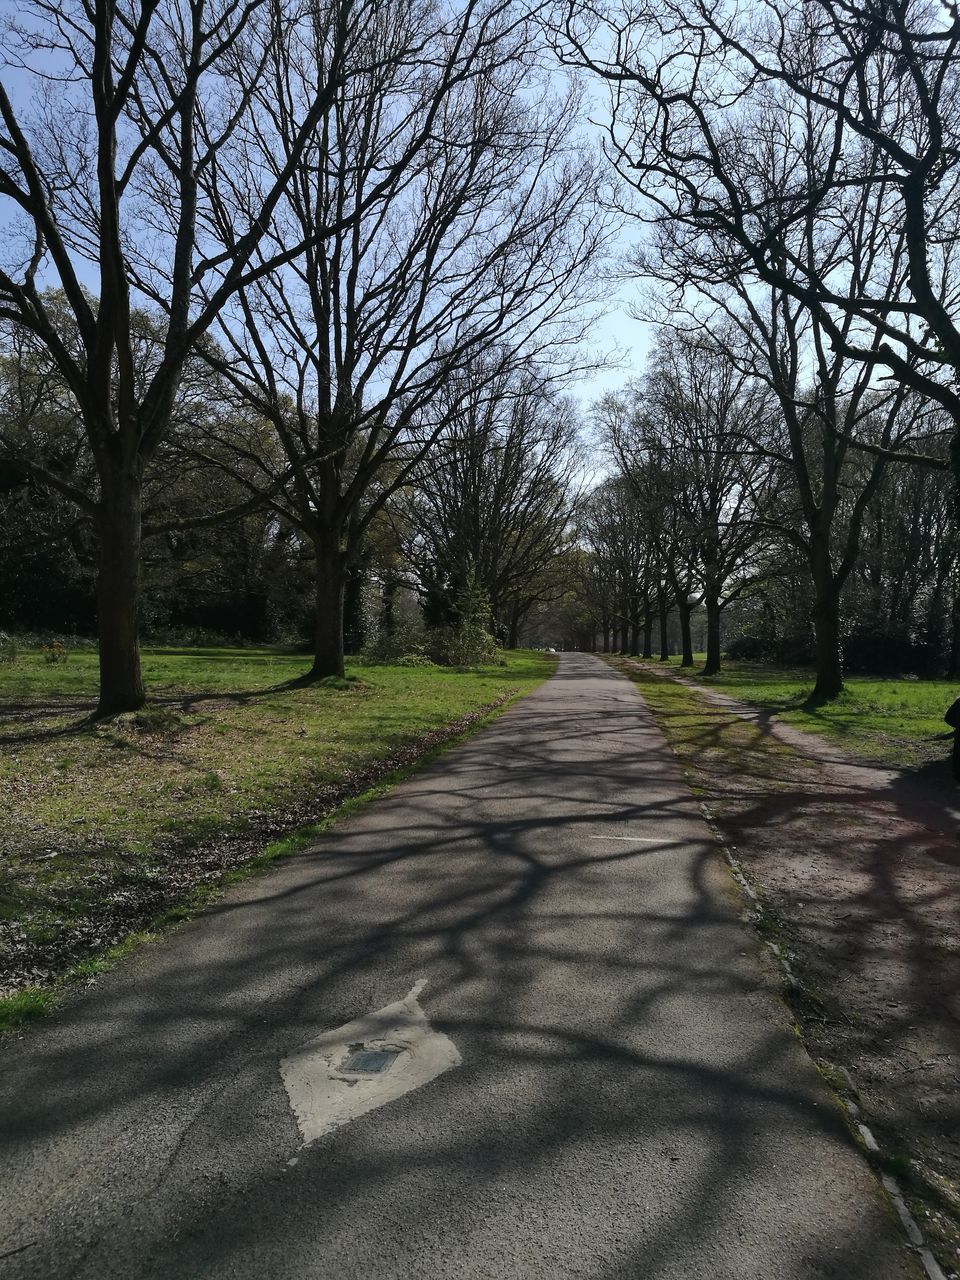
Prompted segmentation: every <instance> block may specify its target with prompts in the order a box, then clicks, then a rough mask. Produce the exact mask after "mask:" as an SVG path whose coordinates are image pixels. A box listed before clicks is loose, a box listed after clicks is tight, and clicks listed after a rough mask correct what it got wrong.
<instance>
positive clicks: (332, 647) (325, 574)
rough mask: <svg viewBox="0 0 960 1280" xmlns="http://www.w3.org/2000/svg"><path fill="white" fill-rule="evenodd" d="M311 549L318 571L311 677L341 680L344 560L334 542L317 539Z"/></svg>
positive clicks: (344, 555)
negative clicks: (333, 677) (332, 677)
mask: <svg viewBox="0 0 960 1280" xmlns="http://www.w3.org/2000/svg"><path fill="white" fill-rule="evenodd" d="M313 545H314V559H315V563H316V569H317V616H316V621H315V624H314V640H313V667H312V668H311V671H310V674H311V676H314V677H316V678H318V679H319V678H322V677H324V676H342V675H343V673H344V667H343V595H344V586H345V583H346V559H347V558H346V554H345V553H344V552H343V551H342V550H341V549H340V548H339V547H338V546H337V545H336V542H335V540H333V539H328V538H325V537H320V538H317V539H316V540H315V542H314V544H313Z"/></svg>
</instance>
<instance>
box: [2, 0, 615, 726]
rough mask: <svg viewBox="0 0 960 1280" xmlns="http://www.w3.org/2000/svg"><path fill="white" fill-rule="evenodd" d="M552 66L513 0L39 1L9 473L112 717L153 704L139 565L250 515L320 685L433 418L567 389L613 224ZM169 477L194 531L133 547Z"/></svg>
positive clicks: (6, 179)
mask: <svg viewBox="0 0 960 1280" xmlns="http://www.w3.org/2000/svg"><path fill="white" fill-rule="evenodd" d="M542 45H543V32H542V28H541V26H540V24H539V22H538V21H537V20H536V19H535V16H534V15H533V14H531V12H530V11H529V10H528V8H527V7H526V6H524V5H522V4H517V3H514V2H513V0H468V2H467V3H464V4H463V5H458V6H455V7H453V8H451V7H450V6H447V5H445V4H441V3H438V2H437V0H398V3H391V4H389V5H383V4H380V3H372V2H369V0H321V3H319V4H317V3H314V2H311V3H310V4H309V5H300V4H299V3H298V0H289V2H287V0H283V2H280V0H250V3H247V4H244V5H236V4H234V3H233V0H188V3H186V4H179V3H176V4H175V3H172V2H171V3H167V2H166V0H149V2H147V0H127V2H126V3H120V4H117V3H114V0H94V2H93V3H92V4H89V5H88V4H86V3H84V4H79V3H77V4H73V3H71V0H55V2H53V3H48V0H35V3H33V4H32V5H31V6H30V7H29V9H28V11H27V12H26V14H25V16H24V17H23V19H22V21H20V22H19V23H18V24H14V25H13V26H12V27H11V28H10V29H9V31H8V32H7V36H6V46H7V47H6V55H7V65H8V67H13V68H15V69H16V73H15V83H16V87H17V94H16V99H17V100H16V102H15V101H14V100H13V98H12V96H11V95H10V94H9V93H8V92H7V91H6V90H2V89H0V151H2V154H3V163H2V167H0V200H2V201H3V204H4V206H5V211H6V224H5V231H6V233H7V234H6V243H7V248H6V250H5V256H4V259H3V261H2V263H0V322H2V323H3V325H4V326H5V333H4V338H5V342H4V345H5V348H6V349H7V351H8V353H9V355H8V356H7V357H6V358H7V359H8V362H9V366H10V367H8V368H7V370H6V372H5V377H4V383H5V394H6V395H7V401H8V402H7V404H6V406H5V409H6V410H7V411H6V412H5V413H4V416H3V435H2V438H0V448H2V451H3V464H4V475H5V477H6V482H7V484H8V485H9V484H11V483H13V482H14V481H20V482H21V483H26V484H31V485H34V486H37V487H39V488H42V489H43V490H44V491H45V492H48V493H53V494H56V495H57V497H58V499H60V500H62V501H63V502H64V503H66V504H68V505H69V506H70V507H71V508H72V509H73V510H74V511H75V512H76V513H78V516H79V520H78V521H75V522H74V524H75V527H76V529H77V536H78V537H79V538H80V539H81V540H82V539H86V540H87V541H88V542H89V543H90V544H91V548H92V551H93V553H94V555H95V557H96V579H97V618H98V628H99V650H100V706H99V709H100V712H101V713H108V712H114V711H119V710H125V709H130V708H135V707H137V706H139V705H140V704H141V703H142V701H143V699H144V688H143V682H142V678H141V672H140V657H139V640H138V627H139V616H140V585H141V572H142V561H143V540H144V538H145V537H146V538H156V537H161V536H166V535H173V536H177V535H181V534H186V533H188V532H189V531H190V530H191V529H197V528H200V527H203V526H204V525H213V524H215V523H216V522H217V521H219V520H221V519H222V518H224V517H225V516H234V517H239V516H242V515H243V514H244V513H245V512H247V511H249V510H253V509H255V508H259V509H261V510H265V511H267V512H269V513H271V516H272V517H275V519H276V521H277V522H278V523H279V524H280V525H282V526H283V527H284V529H287V530H293V531H295V538H296V541H297V543H298V545H299V546H300V547H301V548H302V547H306V548H309V551H310V553H311V555H312V557H313V562H314V567H315V593H316V625H315V637H314V651H315V656H314V667H313V670H314V673H315V674H316V675H318V676H323V675H328V674H335V673H338V672H341V671H342V667H343V638H342V637H343V616H342V615H343V600H344V591H345V586H346V582H347V579H348V575H349V573H350V570H351V568H352V567H353V566H354V565H355V564H356V562H357V561H358V560H359V559H360V558H361V556H362V547H363V544H364V540H365V538H366V537H367V535H368V534H369V532H370V530H371V528H372V526H373V525H374V523H375V522H376V521H377V520H378V519H379V518H380V516H381V514H382V512H383V510H384V507H385V505H386V503H387V502H388V500H389V499H390V497H391V496H392V495H393V494H394V493H396V492H398V491H399V490H400V489H402V488H403V486H404V484H405V483H406V482H407V480H408V478H409V477H410V476H411V475H412V473H413V472H414V471H415V470H416V469H417V468H418V467H420V466H421V464H423V463H424V462H425V460H426V459H427V458H428V457H430V456H431V454H432V452H433V450H434V448H435V446H436V445H437V444H438V442H439V441H440V440H441V439H442V438H443V437H444V434H445V432H446V431H447V429H448V427H449V426H450V408H451V405H453V404H454V403H455V401H454V399H453V398H452V397H451V396H449V395H441V394H440V392H441V391H442V390H443V389H444V388H448V387H449V386H450V385H451V383H452V380H453V379H454V377H455V376H457V375H458V374H459V372H460V371H462V370H464V369H465V368H469V370H470V375H469V376H470V380H471V384H472V387H473V391H474V394H475V395H476V396H477V397H479V398H480V400H483V399H484V397H488V396H489V397H492V396H494V395H495V394H497V388H498V385H499V383H500V382H501V381H502V380H503V379H504V378H510V377H513V376H525V374H524V371H526V372H527V373H529V376H531V377H534V378H535V379H536V380H537V381H538V382H539V383H540V384H542V385H549V384H550V383H551V382H552V381H554V380H555V379H557V378H560V377H562V376H563V375H565V374H568V373H569V371H570V369H571V367H573V366H575V365H576V363H577V361H578V359H579V358H580V357H579V354H578V352H579V348H580V342H581V339H582V337H583V334H584V331H585V328H586V325H587V324H588V322H589V307H588V306H587V305H586V304H587V303H588V302H589V297H590V289H591V280H592V278H593V272H594V269H595V267H596V264H597V261H598V258H599V256H600V255H601V253H602V251H603V249H604V245H605V241H606V239H607V236H608V233H609V226H610V223H609V220H608V218H607V216H606V215H604V214H603V213H602V212H601V211H600V210H599V209H598V207H597V201H596V197H595V193H596V191H597V189H598V187H599V185H600V180H599V176H598V173H597V166H596V163H595V162H594V161H592V160H590V159H589V158H588V157H586V156H585V153H584V151H583V148H582V146H581V144H580V142H579V141H578V138H577V134H576V126H577V121H578V117H579V114H580V101H579V97H578V94H577V92H576V90H575V89H568V90H561V91H558V90H557V88H556V86H555V84H554V82H553V79H552V78H551V76H550V74H549V73H548V72H547V71H544V70H543V69H542V65H543V60H542V58H541V57H540V53H541V50H542ZM531 371H532V372H531ZM175 464H177V465H175ZM180 464H183V465H186V466H187V467H188V468H190V467H192V468H193V471H194V475H195V477H196V483H197V491H196V495H195V500H194V501H193V502H186V503H184V505H185V506H186V507H187V508H191V507H192V510H187V511H185V512H184V513H183V514H182V515H180V516H179V517H177V516H173V517H171V516H169V513H165V512H163V511H159V512H158V513H157V514H156V516H155V515H154V513H153V512H152V511H150V512H148V514H147V516H146V518H145V515H144V505H145V502H146V503H148V504H150V505H151V506H152V507H161V508H162V506H163V502H162V501H159V498H162V496H163V495H164V494H165V493H167V492H168V491H169V489H170V486H171V477H172V476H173V475H176V476H177V477H179V476H180V475H181V474H182V471H183V465H180ZM179 483H180V481H179V479H178V480H177V484H179ZM180 496H181V497H182V496H183V495H182V493H181V495H180Z"/></svg>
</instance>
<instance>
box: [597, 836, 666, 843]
mask: <svg viewBox="0 0 960 1280" xmlns="http://www.w3.org/2000/svg"><path fill="white" fill-rule="evenodd" d="M590 839H591V840H626V841H627V842H628V843H629V844H676V843H677V841H675V840H674V841H671V840H664V839H663V837H661V838H660V839H659V840H654V839H652V838H651V837H650V836H591V837H590Z"/></svg>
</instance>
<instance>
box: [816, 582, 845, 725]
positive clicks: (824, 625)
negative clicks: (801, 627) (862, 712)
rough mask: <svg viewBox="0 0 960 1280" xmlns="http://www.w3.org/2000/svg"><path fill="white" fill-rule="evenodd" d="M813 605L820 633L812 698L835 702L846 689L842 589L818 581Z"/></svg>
mask: <svg viewBox="0 0 960 1280" xmlns="http://www.w3.org/2000/svg"><path fill="white" fill-rule="evenodd" d="M816 586H817V595H816V600H815V602H814V606H813V628H814V635H815V637H816V655H817V679H816V683H815V684H814V686H813V693H812V694H811V695H810V701H811V702H813V703H821V702H831V701H832V700H833V699H834V698H836V697H837V696H838V695H839V694H840V693H842V692H843V663H842V660H841V656H840V592H839V591H838V590H837V589H836V588H835V587H834V586H833V583H832V582H831V583H830V584H826V583H823V584H820V583H817V584H816Z"/></svg>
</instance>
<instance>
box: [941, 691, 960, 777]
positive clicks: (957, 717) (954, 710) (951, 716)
mask: <svg viewBox="0 0 960 1280" xmlns="http://www.w3.org/2000/svg"><path fill="white" fill-rule="evenodd" d="M943 718H944V720H946V722H947V724H948V725H949V726H950V728H951V729H952V730H953V776H954V779H955V780H956V781H957V782H960V698H958V699H957V700H956V702H954V703H953V705H952V706H951V707H950V710H949V711H948V712H947V714H946V715H945V716H944V717H943Z"/></svg>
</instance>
